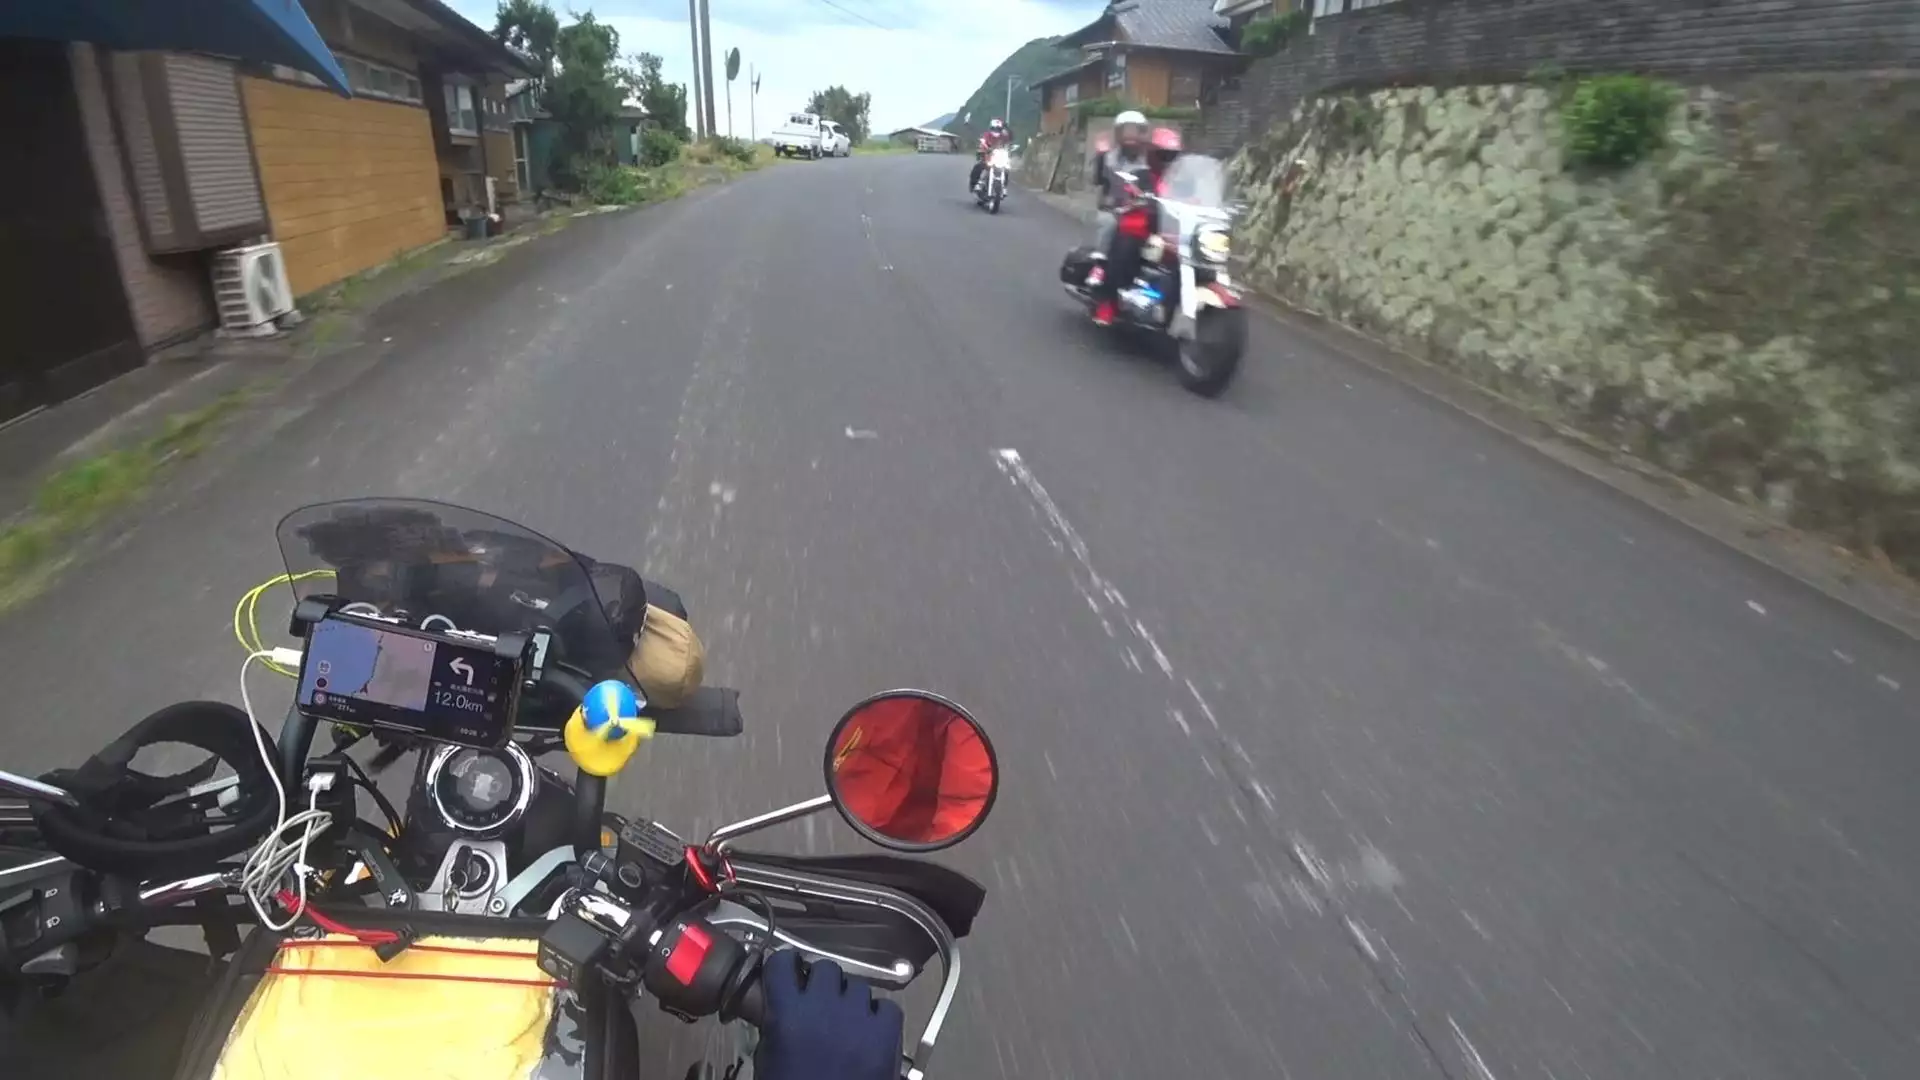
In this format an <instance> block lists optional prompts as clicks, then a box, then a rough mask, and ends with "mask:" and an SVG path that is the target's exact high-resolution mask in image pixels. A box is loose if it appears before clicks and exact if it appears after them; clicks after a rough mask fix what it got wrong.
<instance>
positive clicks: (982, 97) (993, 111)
mask: <svg viewBox="0 0 1920 1080" xmlns="http://www.w3.org/2000/svg"><path fill="white" fill-rule="evenodd" d="M1057 40H1059V39H1057V38H1034V39H1033V40H1032V41H1029V42H1027V43H1026V44H1025V45H1022V46H1020V47H1019V48H1018V49H1016V50H1014V53H1013V55H1012V56H1009V57H1007V58H1006V59H1005V60H1002V61H1001V62H1000V66H999V67H997V68H994V69H993V74H991V75H989V76H987V79H986V81H985V82H983V83H981V84H980V89H978V90H975V91H974V92H973V96H972V97H970V98H968V99H967V103H966V104H965V105H962V106H960V108H958V109H956V110H955V111H954V114H953V122H952V123H951V124H950V125H948V127H947V130H948V131H951V132H953V133H954V134H956V135H959V136H961V137H962V138H964V139H966V140H967V141H968V142H971V141H972V140H973V139H975V138H977V137H978V136H979V134H980V132H982V131H985V130H986V127H987V122H988V121H990V120H992V119H993V118H994V117H996V116H998V117H1000V118H1001V119H1003V120H1005V121H1006V122H1007V123H1008V124H1009V125H1010V126H1011V127H1012V128H1013V134H1014V137H1015V138H1016V139H1020V140H1022V141H1025V140H1026V138H1027V137H1028V136H1029V135H1032V134H1033V133H1034V132H1035V131H1038V130H1039V129H1040V95H1039V94H1038V93H1036V92H1035V91H1034V90H1033V88H1032V87H1033V81H1034V80H1035V79H1044V78H1046V77H1047V76H1049V75H1051V74H1053V73H1054V72H1056V71H1065V70H1066V69H1067V68H1070V67H1072V66H1073V65H1075V64H1077V63H1079V62H1080V52H1079V50H1077V49H1062V48H1060V47H1058V46H1056V45H1055V44H1054V42H1055V41H1057ZM1008 78H1012V79H1013V112H1012V114H1011V115H1008V114H1007V79H1008Z"/></svg>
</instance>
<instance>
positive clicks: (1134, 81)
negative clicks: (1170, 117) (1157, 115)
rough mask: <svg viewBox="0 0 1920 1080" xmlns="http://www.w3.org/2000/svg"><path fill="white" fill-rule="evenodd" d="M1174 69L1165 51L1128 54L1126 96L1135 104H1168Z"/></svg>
mask: <svg viewBox="0 0 1920 1080" xmlns="http://www.w3.org/2000/svg"><path fill="white" fill-rule="evenodd" d="M1171 75H1172V71H1171V68H1170V66H1169V64H1168V61H1167V57H1166V55H1165V54H1163V53H1140V52H1137V53H1131V54H1129V55H1128V56H1127V89H1126V93H1125V95H1124V96H1125V97H1126V98H1127V100H1129V101H1131V102H1133V103H1134V104H1135V105H1142V106H1145V107H1147V108H1162V107H1164V106H1165V105H1166V104H1167V91H1168V88H1169V87H1168V84H1169V82H1170V81H1171Z"/></svg>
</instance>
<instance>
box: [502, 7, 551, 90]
mask: <svg viewBox="0 0 1920 1080" xmlns="http://www.w3.org/2000/svg"><path fill="white" fill-rule="evenodd" d="M559 37H560V17H559V16H558V15H555V14H554V13H553V9H552V8H550V7H548V6H547V5H546V4H544V3H542V2H541V0H500V9H499V10H498V11H497V12H495V13H494V17H493V38H494V40H495V41H498V42H500V43H501V44H503V45H510V46H512V47H513V48H516V49H518V50H520V51H521V52H523V53H526V54H527V55H528V56H531V57H533V60H534V64H535V65H536V66H537V67H538V68H539V69H540V74H539V75H537V76H535V78H534V82H535V83H536V84H537V85H541V86H545V85H546V81H547V80H548V79H550V78H552V77H553V56H554V48H555V46H556V45H557V44H558V41H559Z"/></svg>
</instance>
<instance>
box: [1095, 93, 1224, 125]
mask: <svg viewBox="0 0 1920 1080" xmlns="http://www.w3.org/2000/svg"><path fill="white" fill-rule="evenodd" d="M1068 108H1070V109H1072V110H1073V111H1074V112H1076V113H1078V114H1080V115H1081V116H1118V115H1120V114H1121V113H1123V112H1125V111H1127V110H1128V109H1138V110H1139V111H1140V112H1141V114H1142V115H1144V116H1146V118H1147V119H1149V120H1197V119H1199V117H1200V110H1199V109H1192V108H1184V107H1181V106H1175V105H1166V106H1161V105H1136V104H1134V103H1133V102H1131V101H1128V100H1126V99H1125V98H1117V97H1097V98H1088V99H1087V100H1085V101H1081V102H1077V103H1075V104H1073V105H1070V106H1068Z"/></svg>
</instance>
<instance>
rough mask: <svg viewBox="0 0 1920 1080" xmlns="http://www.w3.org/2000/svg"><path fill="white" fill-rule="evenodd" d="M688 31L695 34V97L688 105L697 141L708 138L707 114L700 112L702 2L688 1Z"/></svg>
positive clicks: (692, 88)
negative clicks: (690, 108) (691, 113)
mask: <svg viewBox="0 0 1920 1080" xmlns="http://www.w3.org/2000/svg"><path fill="white" fill-rule="evenodd" d="M687 29H688V30H690V31H692V32H693V81H692V83H691V84H690V86H691V91H692V95H693V96H692V97H691V98H689V99H688V104H690V105H691V106H692V107H693V108H692V112H693V137H694V138H695V139H696V140H697V139H704V138H706V137H707V127H706V114H705V113H703V112H701V111H700V0H687Z"/></svg>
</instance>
